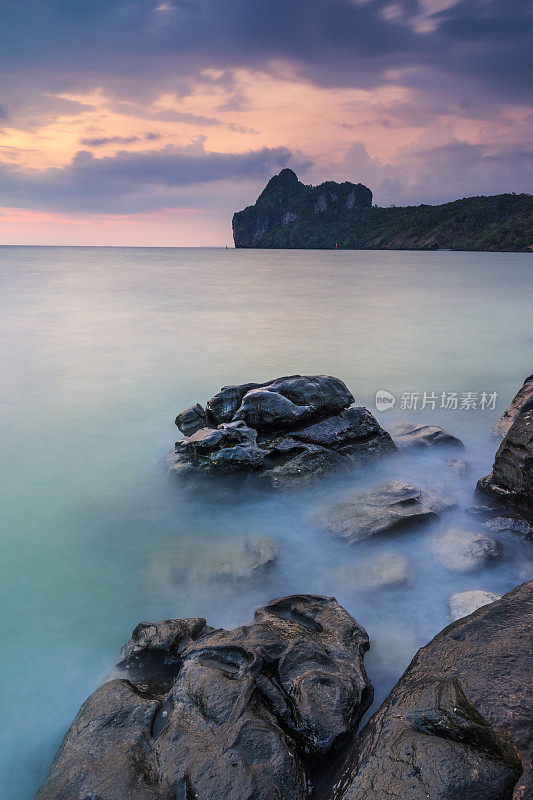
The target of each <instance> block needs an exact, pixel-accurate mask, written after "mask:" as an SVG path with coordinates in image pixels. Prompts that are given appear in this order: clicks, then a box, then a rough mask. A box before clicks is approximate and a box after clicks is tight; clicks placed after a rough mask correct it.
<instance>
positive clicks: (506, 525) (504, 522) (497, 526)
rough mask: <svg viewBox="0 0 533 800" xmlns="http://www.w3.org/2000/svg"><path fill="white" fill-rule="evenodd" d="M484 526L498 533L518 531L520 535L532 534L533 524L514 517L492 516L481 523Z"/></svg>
mask: <svg viewBox="0 0 533 800" xmlns="http://www.w3.org/2000/svg"><path fill="white" fill-rule="evenodd" d="M483 525H484V527H485V528H488V529H489V530H491V531H498V532H499V533H508V532H511V533H518V534H519V535H521V536H533V525H531V524H530V523H529V522H527V520H525V519H517V518H515V517H492V519H488V520H487V521H486V522H484V523H483Z"/></svg>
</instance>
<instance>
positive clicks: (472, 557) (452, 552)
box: [430, 528, 501, 572]
mask: <svg viewBox="0 0 533 800" xmlns="http://www.w3.org/2000/svg"><path fill="white" fill-rule="evenodd" d="M430 547H431V549H432V551H433V553H434V555H435V556H436V557H437V558H438V560H439V561H440V562H441V564H443V565H444V566H445V567H446V568H447V569H449V570H453V571H455V572H468V571H469V570H472V569H477V568H478V567H482V566H484V565H485V564H486V563H487V562H488V561H490V560H491V559H493V558H497V557H498V556H499V555H500V553H501V547H500V545H499V544H498V542H497V541H496V540H495V539H493V538H492V537H491V536H487V534H484V533H476V532H474V531H465V530H459V529H457V528H454V529H452V530H449V531H446V533H443V534H440V535H439V536H436V537H434V538H432V539H431V541H430Z"/></svg>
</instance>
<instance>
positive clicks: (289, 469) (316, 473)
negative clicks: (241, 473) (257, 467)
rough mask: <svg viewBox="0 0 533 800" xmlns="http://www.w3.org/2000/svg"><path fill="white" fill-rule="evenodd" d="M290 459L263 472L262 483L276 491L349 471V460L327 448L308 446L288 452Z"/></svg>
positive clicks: (350, 464)
mask: <svg viewBox="0 0 533 800" xmlns="http://www.w3.org/2000/svg"><path fill="white" fill-rule="evenodd" d="M289 455H290V457H289V458H288V459H287V460H285V461H283V462H282V463H281V464H278V465H277V466H275V467H272V469H267V470H265V471H264V472H263V473H262V474H261V476H260V479H261V481H262V483H264V484H266V485H268V486H271V487H273V488H278V489H290V488H292V487H294V486H302V485H305V484H306V483H310V482H311V481H314V480H316V478H319V477H322V476H323V475H326V474H327V473H330V472H340V471H341V470H347V469H350V467H351V466H352V462H351V460H350V459H349V458H348V457H347V456H344V455H343V454H342V453H338V452H336V451H335V450H330V449H328V448H327V447H316V446H313V445H308V446H305V447H300V448H298V449H297V450H296V451H295V450H293V451H289Z"/></svg>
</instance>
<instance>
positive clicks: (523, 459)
mask: <svg viewBox="0 0 533 800" xmlns="http://www.w3.org/2000/svg"><path fill="white" fill-rule="evenodd" d="M477 488H478V490H479V491H480V492H483V493H485V494H488V495H489V496H490V497H491V498H492V499H493V500H494V501H496V502H497V503H502V504H504V505H507V506H511V507H514V508H517V509H521V510H523V511H525V512H526V513H527V514H533V400H530V401H529V402H528V403H526V404H525V405H524V406H522V409H521V410H520V412H519V413H518V415H517V416H516V418H515V421H514V422H513V424H512V425H511V427H510V428H509V431H508V432H507V435H506V437H505V439H504V440H503V442H502V443H501V445H500V447H499V448H498V452H497V453H496V458H495V460H494V465H493V467H492V472H491V473H490V475H486V476H485V477H484V478H481V479H480V480H479V481H478V483H477Z"/></svg>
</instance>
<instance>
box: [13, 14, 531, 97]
mask: <svg viewBox="0 0 533 800" xmlns="http://www.w3.org/2000/svg"><path fill="white" fill-rule="evenodd" d="M5 5H7V7H8V10H7V11H5V13H4V15H3V25H2V30H1V31H0V47H1V49H2V52H3V56H4V59H5V60H7V62H8V63H9V64H10V67H11V69H10V79H12V76H13V73H20V74H24V73H27V72H28V71H30V72H31V71H32V70H33V69H34V68H35V67H36V66H37V67H38V68H39V70H44V74H45V75H46V74H49V75H51V74H54V75H56V76H57V75H59V76H61V77H60V78H59V80H60V81H63V82H64V81H65V80H67V79H69V80H70V81H71V82H77V83H78V85H83V84H86V82H87V81H89V82H90V81H93V84H92V85H94V79H95V78H96V77H97V78H98V79H99V80H100V81H105V82H107V83H108V84H109V85H112V84H113V82H115V85H116V86H117V87H118V86H120V88H121V91H122V93H124V91H125V89H126V85H127V84H129V85H130V90H131V91H132V94H133V95H134V94H135V92H134V90H133V89H132V87H133V85H134V84H135V85H136V86H137V91H139V84H140V83H142V82H144V84H145V91H150V88H154V87H155V86H156V85H158V86H162V85H166V86H168V87H179V86H180V84H181V85H184V84H186V83H187V79H188V77H190V76H194V75H197V74H198V73H199V72H200V71H201V70H203V69H205V68H206V67H211V68H213V69H218V70H223V71H224V70H226V71H231V70H232V69H235V68H242V67H245V68H256V69H257V68H261V69H276V66H279V63H280V62H283V63H287V64H290V65H292V67H293V68H294V69H295V70H296V71H297V72H299V74H300V75H301V76H302V78H305V79H307V80H312V81H314V82H315V83H319V84H321V85H331V86H360V87H368V86H375V85H381V84H382V83H383V81H384V80H386V77H387V75H388V74H389V73H390V72H391V70H392V71H394V70H396V71H398V70H403V71H410V72H411V75H409V74H407V73H406V74H405V79H406V80H407V81H410V80H411V78H413V79H415V80H416V76H417V75H423V76H425V80H428V79H430V80H431V81H432V82H434V83H435V84H436V85H438V86H439V87H440V88H441V89H444V86H445V81H444V80H443V77H444V76H445V75H446V76H450V75H454V76H456V77H457V79H458V80H459V81H460V83H461V85H463V84H466V85H468V84H471V83H472V82H477V83H481V84H483V86H484V89H485V91H486V92H487V93H488V94H494V93H499V94H502V93H505V94H506V95H507V96H508V97H509V96H515V97H523V92H524V91H526V90H527V83H528V63H529V37H528V31H529V30H530V23H531V18H530V16H529V13H530V12H529V3H528V0H460V2H455V3H451V4H450V3H449V2H441V3H439V2H436V3H433V2H429V1H428V0H425V2H417V0H395V1H394V2H390V0H370V1H369V2H365V3H360V2H354V0H271V2H268V3H266V2H264V0H226V2H224V3H221V2H219V0H202V2H199V0H190V1H188V2H179V3H164V4H160V6H159V9H160V10H159V11H158V10H157V4H156V3H154V2H152V0H133V1H132V0H93V2H89V1H88V0H79V1H78V2H76V3H72V2H67V0H54V2H51V1H50V0H31V2H29V3H20V2H18V0H6V3H5ZM163 5H164V7H165V8H164V11H163V10H162V6H163ZM439 8H440V9H441V10H438V9H439ZM435 9H436V10H435ZM421 19H422V20H430V25H429V29H428V26H427V25H426V26H425V27H424V25H422V29H421V26H420V21H421ZM234 102H239V100H238V97H237V98H236V99H235V100H234Z"/></svg>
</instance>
